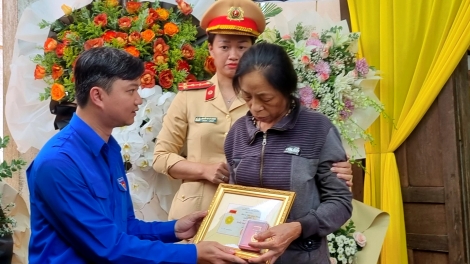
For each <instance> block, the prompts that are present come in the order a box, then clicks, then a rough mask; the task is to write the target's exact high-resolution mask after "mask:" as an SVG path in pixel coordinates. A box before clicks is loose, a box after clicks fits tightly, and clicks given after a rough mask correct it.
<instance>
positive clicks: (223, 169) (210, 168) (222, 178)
mask: <svg viewBox="0 0 470 264" xmlns="http://www.w3.org/2000/svg"><path fill="white" fill-rule="evenodd" d="M203 177H204V178H205V179H206V180H208V181H210V182H212V183H215V184H219V183H227V182H228V180H229V177H230V173H229V172H228V167H227V163H223V162H220V163H215V164H207V165H205V168H204V173H203Z"/></svg>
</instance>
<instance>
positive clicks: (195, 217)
mask: <svg viewBox="0 0 470 264" xmlns="http://www.w3.org/2000/svg"><path fill="white" fill-rule="evenodd" d="M206 215H207V211H199V212H194V213H192V214H189V215H187V216H185V217H183V218H181V219H179V220H178V221H176V224H175V235H176V237H177V238H178V239H181V240H183V239H190V238H192V237H194V235H196V232H197V230H198V229H199V226H200V225H201V222H202V219H204V217H205V216H206Z"/></svg>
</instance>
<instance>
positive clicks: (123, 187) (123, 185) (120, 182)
mask: <svg viewBox="0 0 470 264" xmlns="http://www.w3.org/2000/svg"><path fill="white" fill-rule="evenodd" d="M117 181H118V185H119V189H121V191H125V192H126V191H127V184H126V181H125V180H124V177H120V178H118V179H117Z"/></svg>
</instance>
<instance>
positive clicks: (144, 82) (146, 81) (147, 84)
mask: <svg viewBox="0 0 470 264" xmlns="http://www.w3.org/2000/svg"><path fill="white" fill-rule="evenodd" d="M154 86H155V73H154V71H152V70H145V71H144V73H143V74H142V76H140V87H142V88H153V87H154Z"/></svg>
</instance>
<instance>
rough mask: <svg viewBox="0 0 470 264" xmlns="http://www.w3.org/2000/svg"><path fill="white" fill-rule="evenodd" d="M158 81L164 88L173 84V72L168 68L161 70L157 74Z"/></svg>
mask: <svg viewBox="0 0 470 264" xmlns="http://www.w3.org/2000/svg"><path fill="white" fill-rule="evenodd" d="M158 82H159V83H160V86H161V87H162V88H165V89H169V88H171V86H172V85H173V73H171V70H170V69H167V70H163V71H161V72H160V74H159V75H158Z"/></svg>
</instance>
